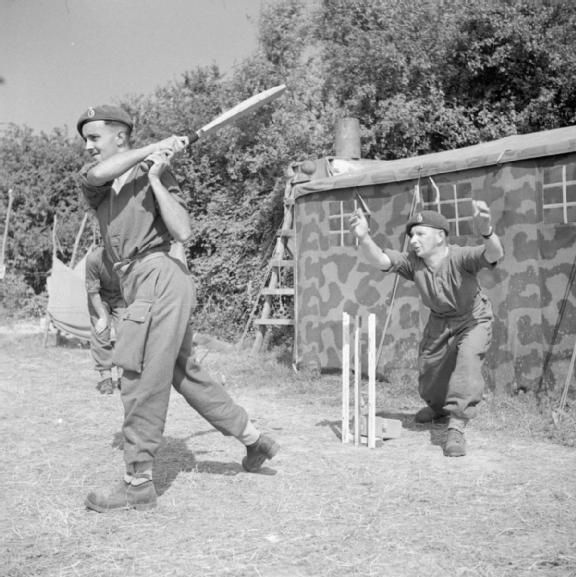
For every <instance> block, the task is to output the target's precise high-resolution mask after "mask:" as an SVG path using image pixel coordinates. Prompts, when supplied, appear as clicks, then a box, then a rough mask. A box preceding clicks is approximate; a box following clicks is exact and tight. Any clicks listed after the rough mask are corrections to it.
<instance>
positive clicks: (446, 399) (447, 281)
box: [350, 201, 504, 457]
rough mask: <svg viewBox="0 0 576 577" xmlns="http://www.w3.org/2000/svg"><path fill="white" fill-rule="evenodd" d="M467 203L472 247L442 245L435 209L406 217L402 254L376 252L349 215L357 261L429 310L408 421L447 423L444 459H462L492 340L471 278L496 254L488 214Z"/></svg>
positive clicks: (361, 223)
mask: <svg viewBox="0 0 576 577" xmlns="http://www.w3.org/2000/svg"><path fill="white" fill-rule="evenodd" d="M473 204H474V221H475V226H476V230H477V231H478V233H479V234H480V235H481V236H482V239H483V243H482V244H481V245H479V246H466V247H461V246H457V245H453V244H449V242H448V234H449V231H450V227H449V223H448V221H447V220H446V218H444V216H442V215H441V214H440V213H438V212H435V211H429V210H424V211H421V212H418V213H417V214H416V215H415V216H414V217H413V218H411V219H410V221H409V222H408V224H407V225H406V234H407V235H408V236H409V250H408V251H407V252H399V251H397V250H392V249H388V248H387V249H384V250H381V249H380V248H379V247H378V245H377V244H376V243H375V242H374V240H373V239H372V238H371V236H370V232H369V229H368V222H367V220H366V218H365V216H364V214H363V213H362V211H361V210H360V209H358V210H356V211H355V212H354V213H353V215H352V216H351V218H350V230H351V232H352V233H353V234H354V236H355V237H356V238H357V239H358V244H359V247H360V251H361V254H362V255H363V257H364V258H365V259H366V260H367V261H368V262H369V263H370V264H372V265H373V266H375V267H377V268H379V269H380V270H382V271H385V272H394V273H397V274H399V275H400V276H402V277H404V278H406V279H408V280H410V281H413V282H414V283H415V285H416V288H417V289H418V292H419V294H420V297H421V299H422V301H423V303H424V304H425V305H426V306H427V307H428V308H429V309H430V316H429V319H428V323H427V325H426V327H425V329H424V334H423V336H422V340H421V342H420V347H419V354H418V366H419V378H418V392H419V394H420V397H421V398H422V399H423V400H424V401H425V402H426V406H425V407H423V408H422V409H420V411H418V413H417V414H416V416H415V421H416V422H418V423H427V422H432V421H435V420H437V419H445V418H447V419H448V429H447V435H446V441H445V444H444V454H445V455H446V456H447V457H461V456H464V455H465V454H466V440H465V438H464V429H465V427H466V424H467V423H468V421H469V420H470V419H471V418H473V417H475V416H476V412H477V405H478V404H479V403H480V401H481V400H482V395H483V391H484V380H483V377H482V372H481V367H482V363H483V360H484V356H485V354H486V351H487V350H488V347H489V345H490V341H491V337H492V320H493V314H492V306H491V304H490V302H489V300H488V299H487V297H486V296H485V295H484V293H483V292H482V290H481V288H480V285H479V283H478V280H477V273H478V272H479V271H480V269H482V268H491V267H494V266H495V265H496V263H497V262H498V261H499V260H500V259H501V258H502V257H503V256H504V251H503V248H502V244H501V242H500V240H499V238H498V236H497V235H496V233H495V232H494V228H493V226H492V219H491V214H490V209H489V208H488V206H487V205H486V203H485V202H483V201H473Z"/></svg>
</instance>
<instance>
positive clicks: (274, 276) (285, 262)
mask: <svg viewBox="0 0 576 577" xmlns="http://www.w3.org/2000/svg"><path fill="white" fill-rule="evenodd" d="M293 238H294V200H293V198H285V199H284V218H283V221H282V227H281V228H280V229H279V230H278V232H277V234H276V244H275V246H274V251H273V253H272V257H271V258H270V261H269V263H268V266H267V269H266V273H265V277H264V286H263V287H262V289H261V290H260V292H259V293H258V297H257V299H256V302H255V304H254V307H253V309H252V313H251V314H250V317H249V319H248V322H247V323H246V327H245V329H244V334H243V335H242V339H241V340H240V345H239V346H240V347H241V346H242V343H243V342H244V338H245V337H246V334H247V333H248V330H249V329H250V327H251V326H252V325H254V326H255V327H256V333H255V338H254V343H253V345H252V352H253V353H257V352H260V351H261V350H263V349H264V350H265V349H266V348H267V347H268V341H269V339H270V336H271V334H272V332H271V329H272V327H278V326H294V318H293V315H292V317H290V318H287V317H283V316H274V315H275V314H276V313H277V311H278V308H279V307H278V306H277V305H278V299H281V298H282V297H290V299H291V303H292V307H291V308H292V311H293V310H294V282H293V279H294V274H293V272H294V254H293V252H292V250H291V249H290V246H289V243H290V239H293ZM289 272H292V274H291V275H289V274H288V273H289ZM289 279H291V281H292V282H291V284H292V286H286V284H287V283H288V282H290V281H289ZM258 310H260V316H259V317H258V318H256V313H257V311H258Z"/></svg>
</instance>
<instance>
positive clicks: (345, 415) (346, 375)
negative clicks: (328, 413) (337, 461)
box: [342, 313, 350, 443]
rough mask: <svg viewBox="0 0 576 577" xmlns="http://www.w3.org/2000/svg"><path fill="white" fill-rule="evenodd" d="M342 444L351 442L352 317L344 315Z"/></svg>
mask: <svg viewBox="0 0 576 577" xmlns="http://www.w3.org/2000/svg"><path fill="white" fill-rule="evenodd" d="M342 442H343V443H349V442H350V315H349V314H348V313H342Z"/></svg>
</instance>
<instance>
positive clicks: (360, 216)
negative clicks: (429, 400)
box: [349, 208, 370, 240]
mask: <svg viewBox="0 0 576 577" xmlns="http://www.w3.org/2000/svg"><path fill="white" fill-rule="evenodd" d="M349 222H350V232H351V233H352V234H353V235H354V236H355V237H356V238H357V239H358V240H363V239H364V238H366V237H367V236H368V234H369V233H370V229H369V228H368V221H367V220H366V217H365V216H364V213H363V212H362V209H360V208H357V209H356V210H355V211H354V212H353V213H352V215H351V216H350V221H349Z"/></svg>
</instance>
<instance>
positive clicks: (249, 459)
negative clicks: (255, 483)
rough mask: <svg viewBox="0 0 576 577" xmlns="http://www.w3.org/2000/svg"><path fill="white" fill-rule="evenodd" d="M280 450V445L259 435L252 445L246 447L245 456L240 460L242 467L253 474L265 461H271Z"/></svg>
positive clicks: (265, 436)
mask: <svg viewBox="0 0 576 577" xmlns="http://www.w3.org/2000/svg"><path fill="white" fill-rule="evenodd" d="M279 450H280V445H279V444H278V443H277V442H276V441H275V440H274V439H272V438H270V437H268V436H267V435H260V437H259V439H258V440H257V441H256V442H255V443H254V444H252V445H248V446H247V447H246V456H245V457H244V459H242V466H243V467H244V469H245V470H246V471H248V472H249V473H255V472H256V471H258V470H259V469H260V467H262V465H263V464H264V461H266V459H272V458H273V457H274V456H275V455H276V453H277V452H278V451H279Z"/></svg>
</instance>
